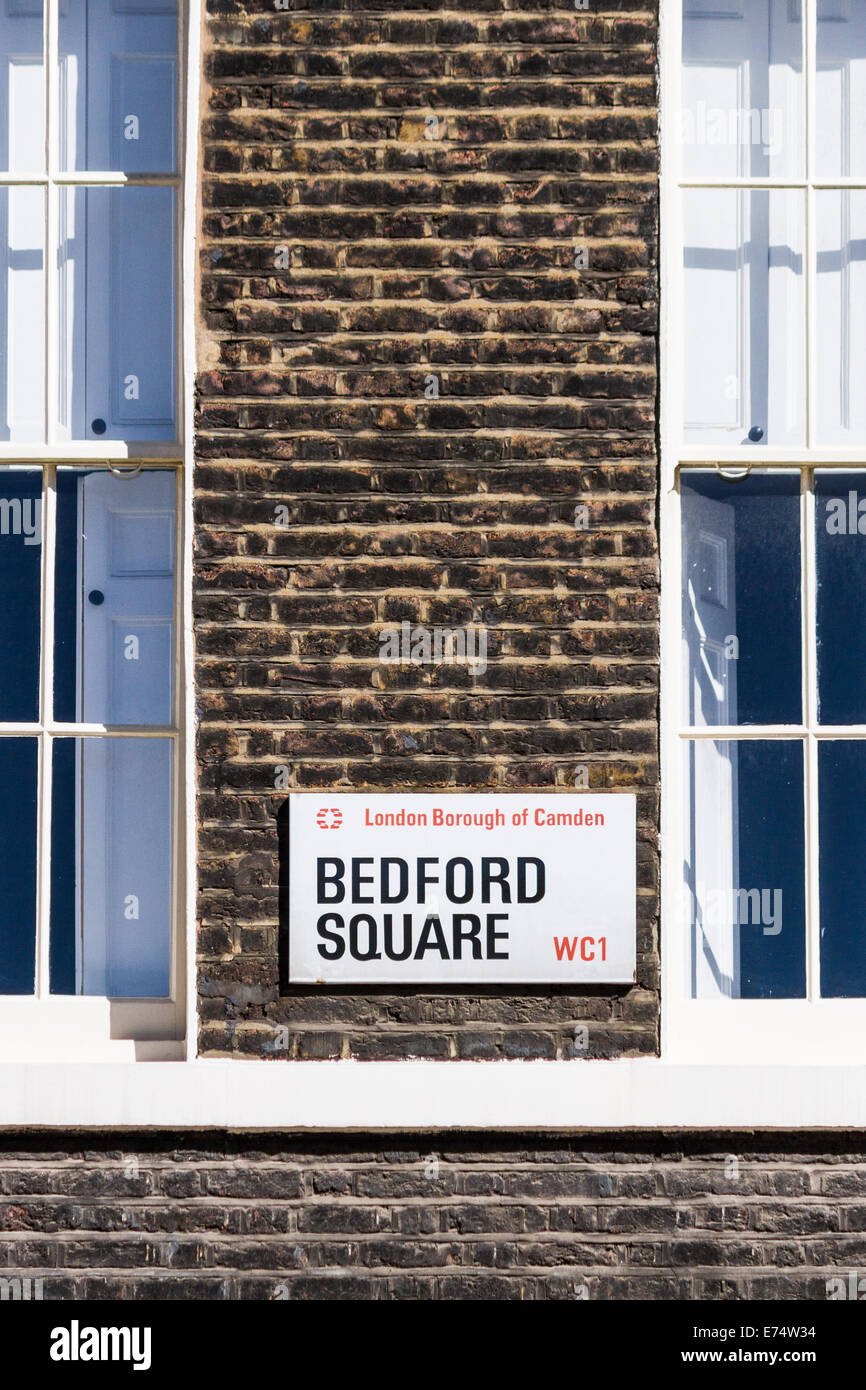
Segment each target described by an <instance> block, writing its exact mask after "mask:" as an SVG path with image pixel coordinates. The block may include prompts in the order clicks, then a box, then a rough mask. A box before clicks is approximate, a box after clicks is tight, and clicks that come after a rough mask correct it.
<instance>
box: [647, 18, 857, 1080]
mask: <svg viewBox="0 0 866 1390" xmlns="http://www.w3.org/2000/svg"><path fill="white" fill-rule="evenodd" d="M745 3H748V0H745ZM682 11H683V3H682V0H662V4H661V17H660V18H661V33H660V79H661V81H660V85H661V91H660V132H661V181H660V207H661V218H660V220H661V255H660V267H661V281H662V293H661V325H660V327H661V332H660V363H659V370H660V380H661V418H660V441H661V460H660V465H661V469H660V491H661V499H660V502H661V505H660V524H661V554H662V557H663V559H662V584H661V594H662V602H661V786H662V841H661V843H662V858H661V864H662V873H661V920H662V931H661V952H662V1055H663V1057H664V1058H665V1059H667V1060H669V1061H672V1062H675V1063H677V1062H703V1063H711V1064H712V1063H720V1062H729V1063H731V1064H736V1063H744V1062H750V1063H762V1062H763V1063H791V1062H794V1061H802V1062H805V1061H810V1062H828V1063H829V1062H835V1063H842V1064H845V1063H851V1062H857V1061H863V1060H864V1059H866V999H821V998H819V997H818V989H819V978H820V976H819V966H820V955H819V947H820V943H819V940H818V816H817V777H818V743H819V742H820V740H821V739H827V738H833V737H834V736H835V737H836V738H839V737H844V738H846V739H863V738H866V724H859V725H851V726H848V725H845V726H843V727H841V728H835V729H834V728H833V727H831V726H828V725H819V724H818V722H817V712H818V705H817V663H816V629H815V545H814V536H815V532H814V522H815V516H814V504H815V498H814V491H813V490H812V486H811V484H812V479H813V470H814V469H815V468H817V467H822V468H832V469H833V470H835V471H838V472H843V471H844V470H845V469H864V468H866V439H864V441H863V445H862V447H842V446H833V447H829V448H828V447H814V446H812V440H813V438H814V432H815V425H816V421H815V416H816V412H815V410H814V409H813V408H811V405H812V403H814V401H815V399H816V382H817V373H816V363H817V343H816V335H815V334H814V333H809V331H808V328H809V325H810V324H811V323H813V322H814V313H813V310H814V305H815V304H816V273H817V272H816V262H815V257H814V246H815V237H814V228H815V226H816V218H815V197H816V190H817V189H819V188H830V189H844V188H858V189H859V188H866V178H864V179H854V178H846V177H839V178H836V179H829V180H811V181H810V176H811V174H812V172H813V171H814V169H815V134H816V92H815V87H816V83H815V82H814V81H813V80H812V75H813V74H814V73H815V72H816V69H817V0H803V15H804V23H803V26H802V64H803V73H804V83H805V95H806V153H807V164H806V169H805V171H804V177H803V178H802V179H800V180H780V179H773V178H768V179H758V178H733V177H732V178H725V179H719V178H713V179H698V178H693V177H689V178H684V177H683V174H682V162H681V145H680V129H679V113H680V109H681V71H682ZM684 187H688V188H698V187H707V188H792V189H800V190H803V191H804V192H805V197H806V231H805V257H806V271H805V301H806V302H805V324H806V329H807V335H806V370H805V374H804V381H803V389H804V391H805V394H806V443H805V444H804V445H803V446H798V447H778V446H775V445H773V444H772V443H769V444H766V445H761V446H756V447H755V448H754V449H749V448H747V447H743V446H739V447H721V446H719V445H713V444H711V445H708V446H706V447H699V446H697V445H694V444H689V445H684V443H683V418H684V415H683V410H684V398H683V368H684V342H683V327H682V310H683V302H684V301H683V264H682V245H683V217H682V189H683V188H684ZM748 464H751V465H752V466H753V468H754V469H755V470H785V469H787V470H788V471H789V472H790V471H791V470H792V468H794V469H795V470H799V472H800V477H801V534H802V536H803V554H802V560H801V584H802V603H801V622H802V651H803V654H804V662H803V672H802V679H803V713H804V720H803V723H802V724H801V725H798V726H791V725H749V726H748V727H745V726H742V725H739V726H735V727H733V728H730V729H728V728H725V727H721V726H718V727H707V728H703V727H701V728H688V727H687V726H686V724H685V721H684V719H683V717H682V703H681V702H682V688H683V683H682V676H681V665H682V650H681V643H682V633H681V621H682V619H681V613H682V607H681V604H682V594H681V591H682V583H683V573H682V532H681V526H682V517H681V508H680V491H679V477H680V473H681V471H682V470H683V469H685V468H688V467H692V468H694V467H702V468H707V469H709V470H710V471H714V470H715V469H718V468H722V469H725V468H727V469H730V470H731V473H733V472H734V471H735V470H736V469H743V468H744V467H746V465H748ZM731 486H732V487H735V486H736V484H735V483H732V484H731ZM729 737H736V738H738V739H739V738H743V737H747V738H749V739H757V738H763V739H778V738H788V739H792V740H798V739H799V740H800V741H801V742H803V743H804V769H803V771H804V798H805V836H806V865H805V883H806V918H807V925H806V932H807V938H806V977H807V979H806V983H807V997H806V998H805V999H803V1000H788V999H767V1000H761V999H718V1000H706V999H690V998H689V997H688V996H687V992H686V980H687V972H686V961H687V949H688V939H687V924H686V923H685V922H684V921H683V911H682V864H683V859H684V847H685V835H684V825H683V802H684V797H683V791H682V788H683V776H684V752H685V749H686V746H687V744H688V743H689V742H690V741H692V740H694V739H697V738H712V739H725V738H729Z"/></svg>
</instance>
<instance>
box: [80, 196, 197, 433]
mask: <svg viewBox="0 0 866 1390" xmlns="http://www.w3.org/2000/svg"><path fill="white" fill-rule="evenodd" d="M59 201H60V227H61V249H60V257H59V276H60V327H59V335H60V374H59V386H60V430H61V434H62V435H63V436H64V437H68V438H72V439H103V440H108V439H119V440H148V439H173V438H174V436H175V398H174V393H175V369H174V359H175V336H176V334H175V278H174V254H175V253H174V193H173V190H172V189H170V188H113V189H108V188H90V189H83V188H79V189H61V190H60V195H59ZM85 364H86V371H85Z"/></svg>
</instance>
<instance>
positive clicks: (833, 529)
mask: <svg viewBox="0 0 866 1390" xmlns="http://www.w3.org/2000/svg"><path fill="white" fill-rule="evenodd" d="M815 551H816V561H817V572H818V600H817V632H818V717H819V719H820V721H821V723H822V724H862V723H866V473H818V474H816V476H815Z"/></svg>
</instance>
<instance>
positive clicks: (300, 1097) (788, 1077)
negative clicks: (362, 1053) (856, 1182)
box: [0, 1058, 866, 1131]
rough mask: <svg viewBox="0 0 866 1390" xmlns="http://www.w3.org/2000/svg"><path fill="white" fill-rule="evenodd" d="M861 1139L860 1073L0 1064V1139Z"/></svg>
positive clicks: (476, 1065) (864, 1115)
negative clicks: (221, 1132) (68, 1134)
mask: <svg viewBox="0 0 866 1390" xmlns="http://www.w3.org/2000/svg"><path fill="white" fill-rule="evenodd" d="M18 1127H21V1128H24V1127H26V1128H40V1127H41V1128H62V1129H79V1128H81V1129H124V1128H126V1129H144V1128H165V1129H236V1130H306V1131H334V1130H343V1131H346V1130H349V1131H351V1130H356V1131H364V1130H383V1131H405V1130H419V1131H424V1130H488V1131H489V1130H513V1131H518V1130H539V1131H543V1130H592V1129H598V1130H615V1131H623V1130H634V1129H698V1130H700V1129H709V1130H715V1129H718V1130H731V1129H747V1130H748V1129H795V1130H801V1129H824V1128H827V1129H860V1128H866V1066H837V1065H823V1066H802V1065H801V1066H766V1065H735V1064H726V1065H701V1064H695V1065H688V1064H686V1065H683V1064H678V1063H671V1062H664V1061H660V1060H658V1059H652V1058H651V1059H640V1060H627V1061H603V1062H581V1061H572V1062H522V1061H514V1062H512V1061H509V1062H429V1061H404V1062H282V1061H274V1062H262V1061H257V1060H256V1061H241V1060H237V1061H232V1060H223V1059H215V1060H213V1061H207V1060H199V1061H195V1062H152V1063H144V1064H143V1063H142V1062H132V1063H126V1062H124V1063H116V1062H101V1063H68V1064H57V1063H54V1064H49V1063H39V1062H30V1061H28V1062H18V1063H15V1062H7V1063H2V1064H0V1128H18Z"/></svg>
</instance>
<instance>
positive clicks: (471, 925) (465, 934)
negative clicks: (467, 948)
mask: <svg viewBox="0 0 866 1390" xmlns="http://www.w3.org/2000/svg"><path fill="white" fill-rule="evenodd" d="M464 923H467V924H468V925H465V926H464ZM452 925H453V928H454V959H455V960H462V959H463V942H464V941H469V942H471V943H472V959H473V960H481V959H482V952H481V942H480V941H479V940H478V936H479V933H480V931H481V922H480V920H479V919H478V918H477V917H476V916H475V915H474V913H472V912H455V913H454V918H453V922H452Z"/></svg>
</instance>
